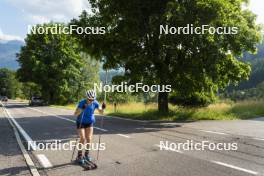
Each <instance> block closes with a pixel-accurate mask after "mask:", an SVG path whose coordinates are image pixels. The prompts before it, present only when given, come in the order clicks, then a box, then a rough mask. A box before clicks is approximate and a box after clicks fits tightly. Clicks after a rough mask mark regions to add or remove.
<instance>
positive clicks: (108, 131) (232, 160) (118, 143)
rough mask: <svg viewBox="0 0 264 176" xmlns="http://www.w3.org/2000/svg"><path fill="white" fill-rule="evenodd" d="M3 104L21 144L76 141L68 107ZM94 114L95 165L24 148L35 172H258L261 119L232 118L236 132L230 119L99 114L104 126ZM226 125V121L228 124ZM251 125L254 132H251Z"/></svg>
mask: <svg viewBox="0 0 264 176" xmlns="http://www.w3.org/2000/svg"><path fill="white" fill-rule="evenodd" d="M5 107H6V109H7V111H8V112H9V115H10V116H11V117H9V118H13V119H14V120H15V121H16V122H17V124H19V126H20V127H21V129H22V130H23V131H24V133H26V136H27V137H26V139H25V138H23V142H24V145H25V147H26V148H27V140H31V139H32V140H33V141H36V142H37V144H39V143H43V144H46V143H50V142H54V141H55V140H61V141H62V143H68V142H70V141H75V140H76V137H77V135H76V126H75V123H74V121H75V117H74V116H73V115H72V114H73V111H71V110H66V109H58V108H51V107H28V106H27V105H26V104H23V103H19V102H15V101H11V102H9V103H8V104H6V106H5ZM96 119H97V123H96V125H95V127H96V128H95V131H94V138H93V142H94V143H97V142H98V136H99V134H101V135H102V136H101V137H102V138H101V142H103V143H104V144H105V147H106V149H105V150H104V151H100V155H99V161H97V163H98V166H99V168H98V169H97V170H93V171H83V169H82V168H81V167H80V166H78V165H75V164H73V163H71V162H70V160H71V154H72V151H71V150H70V151H65V150H56V151H53V150H40V149H36V150H30V151H28V152H29V155H30V157H31V158H32V160H33V161H34V164H35V166H36V167H37V169H38V171H39V173H40V175H51V176H53V175H54V176H55V175H56V176H57V175H64V176H65V175H97V176H100V175H102V176H103V175H104V176H105V175H107V176H119V175H120V176H123V175H127V176H130V175H131V176H134V175H139V176H144V175H146V176H147V175H148V176H160V175H162V176H196V175H197V176H246V175H264V139H263V138H264V137H263V138H261V137H262V136H261V134H263V133H264V128H263V127H264V122H263V121H262V120H255V121H254V122H253V124H254V125H251V123H252V122H238V124H239V123H243V124H241V125H242V126H243V127H245V126H246V127H247V128H246V129H244V128H243V130H241V131H242V132H241V133H239V125H234V124H232V123H233V122H230V123H229V122H219V123H215V122H213V123H197V124H196V123H190V124H179V123H158V122H140V121H130V120H123V119H119V118H110V117H105V118H104V126H103V127H102V128H101V127H100V119H101V116H97V117H96ZM246 123H248V124H249V125H246ZM228 124H231V125H229V128H228ZM221 126H222V127H221ZM232 126H233V127H234V130H232ZM225 127H226V128H228V130H227V129H225ZM256 127H258V129H256ZM261 127H262V128H261ZM254 130H255V131H256V132H255V134H256V135H254V133H252V131H254ZM226 131H227V132H226ZM247 131H248V133H249V135H247ZM2 133H3V134H2V135H1V140H3V139H4V137H2V136H5V135H4V133H5V132H2ZM24 135H25V134H24ZM21 136H22V137H23V135H21ZM161 141H162V142H166V141H167V142H168V143H170V144H171V143H175V144H176V143H177V144H179V143H186V142H187V141H192V142H193V143H201V142H202V141H209V142H211V143H214V144H219V143H225V144H228V143H236V144H237V150H234V151H221V150H209V149H208V148H207V147H206V148H205V150H204V151H198V150H190V148H191V144H190V145H188V146H189V147H187V149H186V150H183V149H181V150H176V149H173V148H167V149H166V150H160V146H159V145H160V142H161ZM91 154H92V157H93V158H95V159H96V154H97V151H96V150H95V151H91ZM17 155H19V154H17ZM0 157H2V156H1V155H0ZM0 161H1V160H0ZM0 173H1V172H0ZM17 174H18V175H19V173H17Z"/></svg>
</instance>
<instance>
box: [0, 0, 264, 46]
mask: <svg viewBox="0 0 264 176" xmlns="http://www.w3.org/2000/svg"><path fill="white" fill-rule="evenodd" d="M263 7H264V1H263V0H251V1H250V5H249V8H250V9H251V10H252V11H253V12H254V13H255V14H257V15H258V18H257V23H263V24H264V10H263ZM83 10H89V4H88V2H87V0H0V40H6V41H8V40H23V39H24V38H25V36H26V34H27V30H28V29H27V28H28V25H34V24H38V23H44V22H49V21H56V22H68V21H70V20H71V19H72V18H74V17H78V16H79V15H80V13H81V12H82V11H83Z"/></svg>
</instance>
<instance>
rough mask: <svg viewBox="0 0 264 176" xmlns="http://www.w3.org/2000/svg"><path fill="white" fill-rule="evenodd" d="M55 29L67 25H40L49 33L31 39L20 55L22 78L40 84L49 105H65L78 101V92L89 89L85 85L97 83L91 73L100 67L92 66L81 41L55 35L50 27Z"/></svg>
mask: <svg viewBox="0 0 264 176" xmlns="http://www.w3.org/2000/svg"><path fill="white" fill-rule="evenodd" d="M54 26H56V27H57V28H58V27H59V26H63V24H60V25H56V23H48V24H43V25H37V28H40V27H44V28H45V29H46V31H48V32H46V33H45V34H38V33H36V34H34V33H31V34H28V35H27V38H26V40H25V42H26V45H25V46H23V47H22V49H21V51H20V53H19V54H18V62H19V64H20V69H19V70H18V77H19V79H20V80H21V81H23V82H33V83H35V84H37V85H38V86H39V87H40V90H41V94H42V96H43V98H44V99H46V100H47V101H48V102H49V103H56V104H63V103H68V102H73V101H75V100H76V99H77V97H76V96H77V93H78V92H77V91H80V90H82V89H86V88H87V87H86V84H84V82H88V81H89V80H90V81H93V80H94V78H92V79H91V77H93V76H91V77H90V75H89V74H88V73H90V72H98V70H97V69H98V67H93V66H92V64H91V63H88V60H87V57H86V56H84V54H83V55H82V52H81V47H80V46H79V44H78V42H77V39H75V38H73V37H72V36H71V35H67V34H52V33H51V31H50V30H51V28H49V27H54ZM80 93H81V92H79V94H80Z"/></svg>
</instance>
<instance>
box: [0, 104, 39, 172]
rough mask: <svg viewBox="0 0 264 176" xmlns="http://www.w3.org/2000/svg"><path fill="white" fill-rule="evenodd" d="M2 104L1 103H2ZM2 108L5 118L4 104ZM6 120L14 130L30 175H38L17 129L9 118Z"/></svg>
mask: <svg viewBox="0 0 264 176" xmlns="http://www.w3.org/2000/svg"><path fill="white" fill-rule="evenodd" d="M1 104H2V103H1ZM2 105H3V104H2ZM2 108H3V109H4V112H5V114H6V115H5V117H6V118H7V117H8V114H7V113H6V109H5V107H4V106H2ZM7 120H8V122H9V124H10V125H11V126H12V128H13V131H14V133H15V136H16V140H17V143H18V145H19V148H20V150H21V152H22V154H23V157H24V158H25V161H26V163H27V165H28V167H29V170H30V172H31V174H32V176H40V174H39V172H38V170H37V168H36V166H35V165H34V163H33V161H32V159H31V158H30V156H29V154H28V152H27V151H26V149H25V147H24V145H23V144H22V141H21V138H20V136H19V134H18V131H17V129H16V127H15V126H14V124H13V123H12V122H11V121H10V119H9V118H7Z"/></svg>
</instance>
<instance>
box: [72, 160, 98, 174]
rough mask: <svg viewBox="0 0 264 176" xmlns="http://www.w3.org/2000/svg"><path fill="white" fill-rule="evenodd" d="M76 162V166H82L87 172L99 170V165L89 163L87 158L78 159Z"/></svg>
mask: <svg viewBox="0 0 264 176" xmlns="http://www.w3.org/2000/svg"><path fill="white" fill-rule="evenodd" d="M75 162H76V164H78V165H79V166H81V167H82V168H83V169H84V170H85V171H87V170H94V169H96V168H97V165H96V164H95V163H94V162H92V161H88V160H87V159H86V158H85V157H82V158H77V159H76V160H75Z"/></svg>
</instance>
